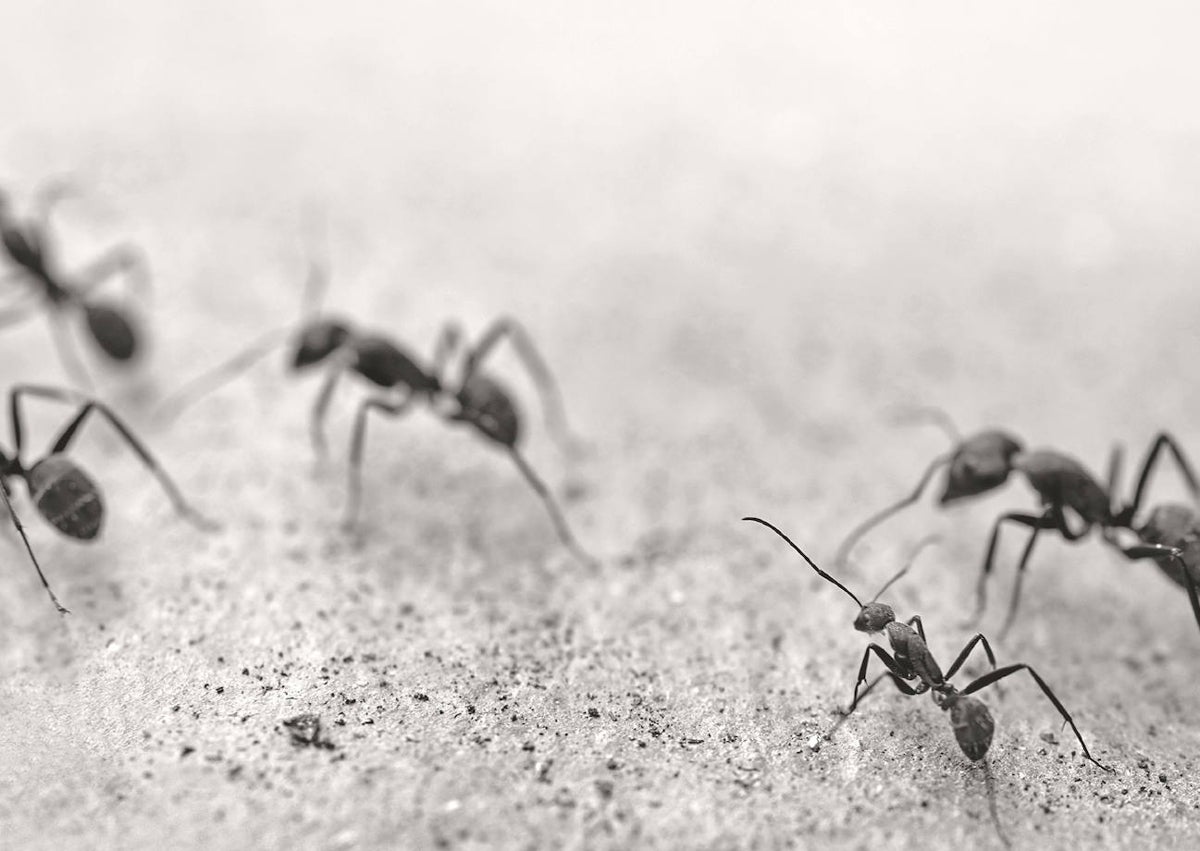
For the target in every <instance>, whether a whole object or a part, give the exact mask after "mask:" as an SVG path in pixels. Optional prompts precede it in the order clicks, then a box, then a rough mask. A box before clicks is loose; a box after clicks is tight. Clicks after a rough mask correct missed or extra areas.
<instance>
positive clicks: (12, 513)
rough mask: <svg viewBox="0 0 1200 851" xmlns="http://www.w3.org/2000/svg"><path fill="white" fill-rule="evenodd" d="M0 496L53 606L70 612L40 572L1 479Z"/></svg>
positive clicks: (39, 566) (19, 519) (62, 613)
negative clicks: (59, 600)
mask: <svg viewBox="0 0 1200 851" xmlns="http://www.w3.org/2000/svg"><path fill="white" fill-rule="evenodd" d="M0 496H3V497H4V507H5V508H7V509H8V516H9V518H10V519H11V520H12V522H13V526H15V527H16V529H17V534H18V535H20V536H21V541H22V542H23V543H24V544H25V552H27V553H29V560H30V561H32V562H33V569H34V570H36V571H37V575H38V578H39V579H41V580H42V587H43V588H45V589H46V593H47V594H49V595H50V602H52V603H54V608H56V609H58V613H59V614H60V615H67V614H70V612H69V611H68V610H67V609H66V608H65V607H64V606H63V604H62V603H60V602H58V597H56V596H54V592H53V591H52V590H50V583H49V582H47V581H46V574H44V573H42V566H41V565H40V564H38V560H37V556H35V555H34V554H33V547H32V546H30V544H29V538H28V537H27V536H26V534H25V527H24V526H23V525H21V518H20V517H18V516H17V512H16V509H14V508H13V504H12V500H10V499H9V497H8V487H7V485H5V484H4V482H3V481H0Z"/></svg>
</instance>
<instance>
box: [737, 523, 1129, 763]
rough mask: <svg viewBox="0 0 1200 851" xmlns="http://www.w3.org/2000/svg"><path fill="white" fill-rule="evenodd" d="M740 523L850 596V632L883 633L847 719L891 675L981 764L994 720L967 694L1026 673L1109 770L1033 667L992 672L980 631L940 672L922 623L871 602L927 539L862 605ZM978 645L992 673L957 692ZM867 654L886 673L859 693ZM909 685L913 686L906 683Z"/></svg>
mask: <svg viewBox="0 0 1200 851" xmlns="http://www.w3.org/2000/svg"><path fill="white" fill-rule="evenodd" d="M742 519H743V520H748V521H750V522H752V523H758V524H760V525H763V526H766V527H767V528H768V529H770V530H771V531H772V532H774V533H775V534H776V535H778V536H779V537H780V538H782V539H783V540H784V541H785V542H786V543H787V544H788V546H790V547H791V548H792V549H793V550H795V551H796V552H797V553H799V554H800V557H801V558H803V559H804V560H805V561H806V562H808V565H809V567H811V568H812V569H813V570H814V571H816V573H817V575H818V576H820V577H821V578H822V579H824V580H826V581H828V582H830V583H832V584H833V585H836V586H837V587H838V588H840V589H841V590H842V591H843V592H844V593H845V594H846V595H847V596H848V597H850V599H852V600H853V601H854V602H855V604H856V605H857V606H858V608H859V612H858V616H857V617H856V618H855V619H854V628H855V629H856V630H858V631H859V632H865V633H868V634H875V633H880V632H883V633H885V634H886V635H887V639H888V643H889V644H890V645H891V648H892V653H888V651H887V650H886V649H884V648H883V647H881V646H880V645H879V644H876V643H875V642H872V643H871V644H869V645H867V649H866V650H865V651H864V652H863V658H862V664H861V665H860V666H859V669H858V678H857V680H855V683H854V696H853V699H852V700H851V703H850V706H849V708H847V709H846V710H844V711H843V713H842V714H843V716H848V715H849V714H850V713H852V712H854V710H855V709H856V708H857V707H858V704H859V703H860V702H861V701H862V700H863V699H864V698H865V697H866V696H867V695H868V694H869V693H870V692H871V690H872V689H874V688H875V686H876V685H878V684H879V682H880V680H882V679H883V678H884V677H891V680H892V682H893V683H894V684H895V686H896V688H897V689H898V690H899V691H900V692H901V693H902V694H905V695H909V696H912V695H917V694H923V693H925V692H931V693H932V696H933V701H934V703H935V704H936V705H937V706H938V707H939V708H941V709H942V710H944V711H947V712H949V713H950V723H951V726H952V727H953V728H954V735H955V738H956V739H957V740H958V744H959V747H960V748H961V749H962V752H963V753H964V754H966V756H967V758H968V759H971V760H980V759H983V757H984V756H985V755H986V754H987V752H988V749H989V747H990V746H991V742H992V734H993V732H994V730H995V722H994V721H993V719H992V715H991V712H990V711H989V710H988V708H987V706H986V704H984V703H983V702H982V701H981V700H979V699H978V698H974V697H971V695H972V694H974V693H975V692H977V691H980V690H981V689H983V688H986V687H987V686H989V685H992V684H993V683H996V682H998V681H999V680H1002V679H1004V678H1005V677H1009V676H1011V675H1013V674H1015V673H1018V672H1020V671H1028V672H1029V675H1030V676H1031V677H1033V679H1034V681H1035V682H1036V683H1037V684H1038V687H1039V688H1041V690H1042V693H1043V694H1045V695H1046V697H1047V698H1048V699H1049V700H1050V702H1051V703H1052V704H1053V705H1054V708H1055V709H1057V710H1058V712H1059V714H1060V715H1061V716H1062V718H1063V720H1064V721H1065V722H1066V723H1067V724H1069V725H1070V726H1071V730H1072V731H1074V733H1075V737H1076V739H1078V740H1079V745H1080V747H1081V748H1082V749H1083V755H1084V756H1085V757H1086V758H1087V759H1088V760H1089V761H1091V762H1092V763H1093V764H1095V765H1097V766H1099V767H1100V768H1103V769H1104V770H1106V771H1111V770H1112V769H1110V768H1108V767H1107V766H1105V765H1103V764H1102V763H1100V762H1099V761H1097V760H1096V759H1095V758H1094V757H1093V756H1092V755H1091V752H1090V751H1088V748H1087V744H1086V743H1085V742H1084V740H1083V736H1082V735H1081V734H1080V732H1079V729H1078V728H1077V727H1076V726H1075V722H1074V720H1072V718H1071V714H1070V713H1069V712H1068V711H1067V709H1066V707H1064V706H1063V705H1062V703H1061V702H1060V701H1059V699H1058V698H1057V697H1056V696H1055V694H1054V692H1053V691H1052V690H1051V689H1050V686H1049V685H1047V684H1046V681H1045V680H1043V679H1042V678H1041V676H1040V675H1039V674H1038V673H1037V671H1035V670H1034V669H1033V668H1032V667H1030V666H1029V665H1026V664H1023V663H1022V664H1016V665H1008V666H1005V667H1003V668H997V667H996V657H995V655H994V654H993V652H992V648H991V645H990V644H989V643H988V640H987V638H985V637H984V636H983V634H982V633H976V634H975V636H974V637H972V638H971V640H970V641H968V642H967V643H966V645H965V646H964V647H963V649H962V650H961V651H960V652H959V654H958V657H957V658H956V659H955V660H954V662H953V664H951V666H950V668H949V669H948V670H947V671H946V673H945V674H943V673H942V670H941V667H940V666H939V665H938V663H937V660H936V659H935V658H934V656H933V653H932V652H931V651H930V649H929V645H928V644H927V643H926V640H925V628H924V625H923V624H922V622H921V616H920V615H914V616H913V617H911V618H909V619H908V620H907V621H905V622H904V623H901V622H899V621H897V620H896V612H895V610H894V609H893V608H892V607H891V606H889V605H887V604H885V603H879V602H876V601H877V599H878V598H879V596H880V595H882V594H883V592H884V591H886V590H887V589H888V588H890V587H891V586H892V585H893V584H894V583H895V582H896V581H897V580H899V579H900V578H901V577H902V576H904V575H905V574H906V573H908V571H909V569H910V568H911V567H912V564H913V561H914V560H915V559H916V557H917V555H918V554H919V553H920V551H921V549H923V548H924V546H925V545H926V544H928V543H929V542H930V541H931V540H933V539H932V538H926V539H924V540H923V541H921V542H920V543H919V544H918V545H917V546H916V548H915V549H914V550H913V553H912V554H911V555H910V557H909V559H908V562H907V563H906V564H905V565H904V567H902V568H901V569H900V570H899V571H898V572H897V573H896V575H895V576H893V577H892V578H891V579H889V580H888V581H887V582H886V583H884V586H883V588H881V589H880V590H879V593H878V594H876V595H875V597H874V598H872V599H871V601H870V602H868V603H865V604H864V603H863V602H862V601H861V600H860V599H859V598H858V597H857V596H856V595H855V594H854V592H853V591H851V590H850V589H849V588H847V587H846V586H845V585H843V584H842V583H841V582H839V581H838V580H837V579H835V578H834V577H832V576H830V575H829V574H828V573H826V572H825V571H824V570H822V569H821V568H820V567H818V566H817V564H816V562H814V561H813V560H812V559H811V558H809V557H808V554H807V553H805V552H804V550H802V549H800V547H799V546H797V545H796V544H795V542H793V541H792V539H791V538H789V537H788V536H787V535H786V534H784V533H783V532H782V531H781V530H780V529H779V528H778V527H776V526H774V525H773V524H771V523H769V522H767V521H766V520H763V519H761V518H758V517H743V518H742ZM914 627H915V629H914ZM977 645H982V647H983V651H984V653H985V654H987V658H988V662H989V663H990V664H991V666H992V670H991V671H989V672H988V673H986V674H984V675H983V676H981V677H979V678H977V679H975V680H974V681H972V682H971V683H970V684H969V685H968V686H966V687H965V688H963V689H958V688H956V687H955V686H954V685H952V684H951V683H950V682H949V681H950V679H951V678H953V677H954V675H955V674H956V673H958V671H959V669H960V668H961V667H962V666H963V664H964V663H965V662H966V660H967V658H968V657H969V656H970V655H971V652H972V651H973V650H974V649H975V647H976V646H977ZM871 654H874V655H875V656H877V657H878V658H879V660H880V661H881V662H883V664H884V665H885V666H886V667H887V671H886V672H885V673H883V674H880V675H879V676H877V677H876V678H875V679H874V680H872V681H871V682H870V683H869V684H868V685H867V686H866V688H865V689H864V688H862V686H863V683H865V682H866V681H867V668H868V664H869V662H870V660H871ZM912 682H915V683H916V684H915V685H909V683H912ZM860 689H861V691H860Z"/></svg>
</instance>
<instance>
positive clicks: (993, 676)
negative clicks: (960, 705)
mask: <svg viewBox="0 0 1200 851" xmlns="http://www.w3.org/2000/svg"><path fill="white" fill-rule="evenodd" d="M1018 671H1028V672H1029V676H1031V677H1033V680H1034V682H1036V683H1037V684H1038V688H1040V689H1041V690H1042V694H1044V695H1046V698H1047V699H1048V700H1049V701H1050V702H1051V703H1053V704H1054V708H1055V709H1057V710H1058V714H1059V715H1061V716H1062V717H1063V721H1065V722H1066V723H1067V724H1070V725H1071V730H1072V732H1074V733H1075V738H1076V739H1078V740H1079V746H1080V747H1081V748H1083V755H1084V756H1085V757H1087V759H1088V760H1090V761H1091V762H1092V763H1094V764H1095V765H1097V766H1099V767H1100V768H1103V769H1104V770H1105V771H1112V769H1111V768H1109V767H1108V766H1107V765H1104V764H1103V763H1101V762H1099V761H1098V760H1097V759H1096V758H1095V757H1093V756H1092V754H1091V752H1090V751H1089V750H1088V747H1087V743H1086V742H1084V740H1083V736H1082V735H1081V734H1080V732H1079V728H1078V727H1076V726H1075V721H1074V720H1073V719H1072V718H1071V713H1070V712H1068V711H1067V708H1066V707H1065V706H1063V705H1062V702H1061V701H1059V699H1058V698H1057V697H1055V695H1054V692H1053V691H1051V690H1050V686H1048V685H1046V681H1045V680H1043V679H1042V678H1041V677H1040V676H1038V672H1037V671H1035V670H1034V669H1033V668H1031V667H1030V666H1029V665H1026V664H1024V663H1020V664H1017V665H1008V666H1006V667H1004V668H997V669H996V670H994V671H990V672H988V673H986V674H984V675H983V676H982V677H980V678H979V679H977V680H974V681H973V682H972V683H971V684H970V685H968V686H967V687H966V688H964V689H963V690H962V691H961V692H959V694H962V695H964V696H965V695H968V694H974V693H975V692H977V691H980V690H981V689H984V688H987V687H988V686H990V685H991V684H992V683H994V682H997V681H998V680H1002V679H1004V678H1005V677H1007V676H1011V675H1012V674H1015V673H1017V672H1018Z"/></svg>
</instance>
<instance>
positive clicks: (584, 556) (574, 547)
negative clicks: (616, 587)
mask: <svg viewBox="0 0 1200 851" xmlns="http://www.w3.org/2000/svg"><path fill="white" fill-rule="evenodd" d="M508 454H509V455H510V456H511V457H512V459H513V463H514V464H516V465H517V469H518V470H520V471H521V475H522V476H524V477H525V481H527V482H529V485H530V487H532V488H533V489H534V491H535V492H536V493H537V495H538V496H539V497H541V500H542V502H543V503H544V504H545V506H546V510H547V511H548V512H549V513H550V519H551V521H553V523H554V529H555V531H557V532H558V537H559V538H560V539H561V540H562V542H563V543H564V544H565V545H566V547H567V549H569V550H570V551H571V553H572V554H573V555H574V556H575V558H577V559H579V561H581V562H582V563H583V564H585V565H587V566H588V567H598V566H599V562H597V560H596V559H595V558H594V557H593V556H591V555H590V554H588V553H587V551H585V550H584V549H583V547H581V546H580V545H579V543H578V542H577V541H576V540H575V536H574V535H572V534H571V528H570V527H569V526H568V525H567V521H566V518H565V517H563V514H562V511H560V510H559V507H558V503H557V502H555V500H554V496H553V495H552V494H551V493H550V489H549V488H547V487H546V485H545V483H544V482H543V481H542V480H541V479H540V478H538V475H537V473H535V472H534V471H533V468H532V467H530V466H529V462H528V461H526V460H525V458H524V457H523V456H522V455H521V453H520V452H519V451H518V450H517V448H516V447H515V446H510V447H508Z"/></svg>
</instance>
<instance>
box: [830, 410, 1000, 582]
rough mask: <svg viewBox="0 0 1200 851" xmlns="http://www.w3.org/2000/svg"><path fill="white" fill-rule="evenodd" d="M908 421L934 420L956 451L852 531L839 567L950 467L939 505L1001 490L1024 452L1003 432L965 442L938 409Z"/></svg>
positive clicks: (840, 553) (986, 432)
mask: <svg viewBox="0 0 1200 851" xmlns="http://www.w3.org/2000/svg"><path fill="white" fill-rule="evenodd" d="M908 418H909V419H914V420H930V421H932V422H933V423H934V424H936V425H938V426H940V427H941V428H942V429H943V430H944V431H945V432H946V434H947V435H948V436H949V438H950V440H951V442H952V443H953V444H954V447H953V448H952V449H951V450H950V451H949V452H945V453H943V454H941V455H939V456H937V457H936V458H934V459H933V461H931V462H930V464H929V466H928V467H926V468H925V472H924V473H922V474H921V478H920V480H919V481H918V482H917V486H916V488H914V489H913V491H912V493H910V494H909V495H908V496H906V497H904V498H903V499H901V500H899V501H898V502H895V503H893V504H892V505H889V506H888V507H887V508H884V509H882V510H881V511H878V512H876V513H875V514H873V515H871V516H870V517H868V518H867V519H866V520H864V521H863V522H862V523H860V524H858V525H857V526H855V527H854V529H852V530H851V531H850V534H848V535H847V536H846V539H845V540H844V541H842V543H841V545H840V546H839V547H838V549H837V552H836V553H835V554H834V556H833V562H834V564H836V565H838V566H844V565H845V563H846V559H847V557H848V556H849V555H850V551H851V550H852V549H853V548H854V547H855V545H856V544H857V543H858V542H859V541H860V540H861V539H862V537H863V536H864V535H866V533H867V532H869V531H871V530H872V529H873V528H875V527H876V526H878V525H879V524H880V523H882V522H883V521H884V520H886V519H888V518H889V517H891V516H892V515H894V514H898V513H899V512H900V511H902V510H903V509H905V508H907V507H908V506H910V505H913V504H914V503H916V502H917V501H918V500H919V499H920V498H921V494H922V493H924V492H925V488H926V487H927V486H928V485H929V482H930V481H932V479H933V477H934V475H935V474H936V473H937V471H938V470H940V469H941V468H942V467H947V466H948V467H949V470H948V471H947V473H946V484H945V486H944V487H943V489H942V495H941V496H940V497H939V498H938V505H941V506H945V505H949V504H950V503H952V502H957V501H958V500H961V499H965V498H967V497H972V496H978V495H980V494H983V493H986V492H988V491H991V490H995V489H996V488H998V487H1000V486H1001V485H1002V484H1004V483H1005V482H1006V481H1007V480H1008V475H1009V473H1011V472H1012V470H1013V458H1014V457H1015V456H1016V455H1017V454H1018V453H1020V452H1021V451H1022V450H1023V448H1024V447H1023V445H1022V444H1021V441H1019V440H1018V439H1017V438H1015V437H1013V436H1012V435H1011V434H1009V433H1008V432H1005V431H1001V430H999V429H986V430H984V431H981V432H978V433H976V434H973V435H971V436H970V437H965V438H964V437H963V436H962V434H961V433H960V432H959V430H958V429H957V428H956V427H955V425H954V423H953V421H952V420H951V419H950V417H949V415H947V414H946V413H945V412H943V411H941V410H939V409H937V408H919V409H916V410H915V411H912V412H910V414H909V417H908Z"/></svg>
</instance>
